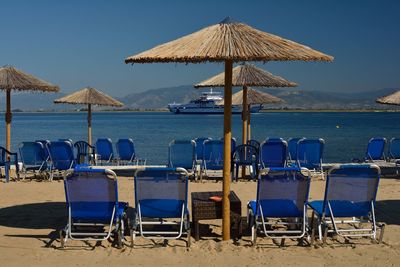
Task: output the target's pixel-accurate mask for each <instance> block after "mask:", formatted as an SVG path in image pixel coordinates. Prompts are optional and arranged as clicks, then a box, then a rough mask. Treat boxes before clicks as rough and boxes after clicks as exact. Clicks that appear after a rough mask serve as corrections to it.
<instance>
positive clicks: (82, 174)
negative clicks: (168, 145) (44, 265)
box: [60, 168, 128, 248]
mask: <svg viewBox="0 0 400 267" xmlns="http://www.w3.org/2000/svg"><path fill="white" fill-rule="evenodd" d="M64 186H65V195H66V202H67V209H68V223H67V226H66V227H65V228H64V229H63V230H62V231H60V239H61V246H62V247H64V246H65V243H66V242H67V240H68V238H70V239H74V240H105V239H108V238H109V237H110V236H111V234H112V233H114V240H115V241H116V244H117V246H118V247H119V248H120V247H122V243H123V238H124V237H123V233H124V219H125V218H126V214H125V211H126V209H127V207H128V203H125V202H118V184H117V176H116V175H115V173H114V172H113V171H111V170H104V169H89V168H87V169H85V168H79V169H78V168H77V169H75V170H74V172H73V173H72V174H71V175H69V176H67V177H66V178H65V179H64Z"/></svg>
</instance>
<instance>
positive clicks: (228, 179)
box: [222, 60, 233, 240]
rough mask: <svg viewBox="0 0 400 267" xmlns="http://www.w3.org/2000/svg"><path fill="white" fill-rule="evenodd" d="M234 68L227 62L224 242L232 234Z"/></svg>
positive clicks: (223, 197)
mask: <svg viewBox="0 0 400 267" xmlns="http://www.w3.org/2000/svg"><path fill="white" fill-rule="evenodd" d="M232 67H233V61H232V60H226V61H225V92H224V170H223V186H222V240H229V239H230V238H231V233H230V227H231V223H230V201H229V194H230V183H231V142H232V141H231V140H232V132H231V120H232Z"/></svg>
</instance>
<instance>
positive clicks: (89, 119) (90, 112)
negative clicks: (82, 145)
mask: <svg viewBox="0 0 400 267" xmlns="http://www.w3.org/2000/svg"><path fill="white" fill-rule="evenodd" d="M87 112H88V115H87V122H88V143H89V145H92V105H91V104H88V111H87ZM89 152H90V151H89Z"/></svg>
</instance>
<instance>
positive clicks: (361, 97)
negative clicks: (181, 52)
mask: <svg viewBox="0 0 400 267" xmlns="http://www.w3.org/2000/svg"><path fill="white" fill-rule="evenodd" d="M238 90H239V89H238V88H236V89H234V92H237V91H238ZM260 90H263V91H265V92H268V93H270V94H272V95H275V96H277V97H280V98H282V99H283V100H285V103H283V104H279V105H266V106H265V108H285V109H286V108H289V109H370V108H377V109H389V108H390V109H393V108H395V107H394V106H385V105H380V104H377V103H375V99H376V98H378V97H381V96H384V95H388V94H390V93H392V92H395V91H396V90H397V89H394V88H384V89H377V90H372V91H364V92H352V93H344V92H324V91H316V90H314V91H311V90H299V89H287V88H285V89H260ZM204 91H208V89H202V90H198V89H194V88H193V87H192V86H191V85H183V86H176V87H168V88H158V89H152V90H147V91H144V92H140V93H132V94H129V95H127V96H124V97H116V98H117V99H118V100H120V101H122V102H123V103H124V104H125V107H124V108H128V109H165V108H166V107H167V105H168V104H169V103H174V102H175V103H187V102H189V101H190V100H191V99H194V98H196V97H198V96H199V95H200V94H201V93H202V92H204ZM214 91H222V89H214ZM62 96H64V94H63V93H56V94H52V93H51V94H43V93H33V94H32V93H15V94H12V109H13V110H21V111H53V110H54V111H62V110H76V109H79V108H84V107H83V106H79V105H78V106H75V105H60V104H57V105H56V104H54V103H53V100H54V99H56V98H59V97H62ZM95 109H104V108H101V107H95ZM4 110H5V94H1V95H0V111H4Z"/></svg>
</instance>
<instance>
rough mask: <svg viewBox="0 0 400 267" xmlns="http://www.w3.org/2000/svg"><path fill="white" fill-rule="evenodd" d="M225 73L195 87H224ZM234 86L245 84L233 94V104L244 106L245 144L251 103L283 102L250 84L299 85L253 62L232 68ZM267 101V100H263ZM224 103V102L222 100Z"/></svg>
mask: <svg viewBox="0 0 400 267" xmlns="http://www.w3.org/2000/svg"><path fill="white" fill-rule="evenodd" d="M224 81H225V73H224V72H222V73H220V74H218V75H215V76H213V77H211V78H209V79H207V80H205V81H202V82H201V83H198V84H196V85H195V86H194V87H196V88H202V87H224ZM232 86H243V90H242V91H239V92H238V93H236V94H235V95H233V96H232V104H235V105H242V107H243V115H242V119H243V144H246V143H247V139H249V138H250V135H248V134H247V133H249V129H250V124H249V123H250V112H249V105H252V104H272V103H279V102H283V100H282V99H279V98H277V97H274V96H272V95H270V94H267V93H262V92H259V91H256V90H252V89H251V91H250V89H248V88H247V87H248V86H258V87H295V86H297V84H296V83H294V82H289V81H287V80H285V79H283V78H282V77H279V76H275V75H273V74H272V73H270V72H268V71H266V70H263V69H260V68H257V67H256V66H254V65H252V64H246V63H245V64H241V65H239V66H236V67H235V68H233V70H232ZM235 100H236V102H235V103H234V101H235ZM263 101H265V102H263ZM222 103H223V102H222Z"/></svg>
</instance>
